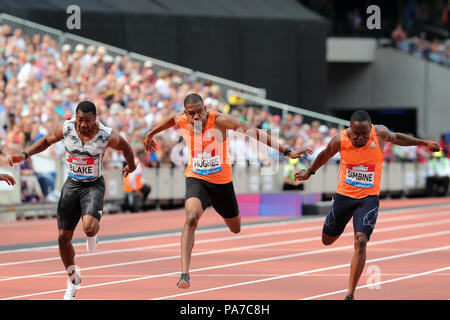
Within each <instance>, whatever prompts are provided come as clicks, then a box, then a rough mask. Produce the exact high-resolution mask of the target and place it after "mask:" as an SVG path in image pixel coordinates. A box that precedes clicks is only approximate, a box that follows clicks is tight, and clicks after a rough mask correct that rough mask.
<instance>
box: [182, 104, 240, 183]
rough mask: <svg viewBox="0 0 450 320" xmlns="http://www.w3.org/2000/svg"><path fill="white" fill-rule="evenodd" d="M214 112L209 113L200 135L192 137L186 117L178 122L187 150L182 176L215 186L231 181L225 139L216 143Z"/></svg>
mask: <svg viewBox="0 0 450 320" xmlns="http://www.w3.org/2000/svg"><path fill="white" fill-rule="evenodd" d="M216 114H217V112H216V111H209V115H208V120H207V122H206V127H205V128H203V132H202V134H201V136H200V135H194V133H192V132H191V131H190V130H189V124H188V121H187V118H186V115H183V116H182V117H181V119H180V121H179V126H180V129H181V134H182V135H183V138H184V141H186V145H187V147H188V150H189V162H188V165H187V166H186V170H185V172H184V175H185V176H186V177H194V178H197V179H202V180H205V181H208V182H211V183H215V184H225V183H229V182H231V181H232V179H233V176H232V171H231V164H230V161H229V159H228V156H227V139H226V137H224V141H223V142H218V141H216V136H215V133H216V132H215V130H214V123H215V119H216Z"/></svg>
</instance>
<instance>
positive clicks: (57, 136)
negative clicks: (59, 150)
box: [8, 127, 63, 166]
mask: <svg viewBox="0 0 450 320" xmlns="http://www.w3.org/2000/svg"><path fill="white" fill-rule="evenodd" d="M62 138H63V129H62V127H58V128H55V129H53V130H52V131H50V132H49V133H48V134H47V135H46V136H44V137H42V138H41V139H39V140H38V141H36V142H35V143H33V144H32V145H31V146H29V147H28V148H27V149H26V150H24V151H25V153H26V154H27V155H28V157H31V156H32V155H35V154H37V153H40V152H42V151H44V150H46V149H47V148H48V147H50V146H51V145H52V144H54V143H56V142H58V141H60V140H62ZM25 153H22V152H21V153H15V154H13V155H11V156H10V157H9V159H8V162H9V165H10V166H12V165H13V164H14V163H19V162H22V161H24V160H26V158H27V156H26V155H25Z"/></svg>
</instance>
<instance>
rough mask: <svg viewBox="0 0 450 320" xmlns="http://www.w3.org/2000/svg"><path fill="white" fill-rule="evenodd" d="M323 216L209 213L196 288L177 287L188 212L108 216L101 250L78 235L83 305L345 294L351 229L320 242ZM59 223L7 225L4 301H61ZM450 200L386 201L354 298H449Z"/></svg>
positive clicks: (194, 267) (200, 240)
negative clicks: (238, 226) (233, 227)
mask: <svg viewBox="0 0 450 320" xmlns="http://www.w3.org/2000/svg"><path fill="white" fill-rule="evenodd" d="M323 221H324V217H323V216H308V217H301V218H290V217H276V218H275V217H273V218H243V219H242V222H243V226H242V230H241V233H240V234H238V235H234V234H232V233H231V232H230V231H229V230H228V229H227V228H226V227H225V225H224V223H223V221H222V219H221V217H220V216H219V215H218V214H217V213H216V212H214V211H213V210H212V209H207V211H205V213H204V215H203V217H202V219H201V220H200V224H199V229H198V230H197V232H196V243H195V246H194V251H193V256H192V261H191V270H190V271H191V288H190V289H188V290H182V289H178V288H177V287H176V282H177V281H178V278H179V275H180V257H179V255H180V234H181V227H182V225H183V224H184V211H183V210H169V211H149V212H144V213H137V214H131V213H124V214H115V215H105V216H104V217H103V218H102V221H101V229H100V232H99V237H100V243H99V246H98V248H97V251H96V252H94V253H87V252H86V247H85V243H84V235H83V232H82V227H81V224H80V223H79V224H78V226H77V230H76V232H75V235H74V243H75V245H74V247H75V251H76V257H75V262H76V264H77V266H79V267H80V268H81V271H80V272H81V276H82V286H81V289H80V290H79V291H78V292H77V299H121V300H123V299H139V300H141V299H157V300H160V299H182V300H196V299H198V300H210V299H214V300H225V299H227V300H228V299H231V300H249V299H251V300H297V299H338V300H341V299H343V297H344V296H345V292H346V288H347V283H348V274H349V269H350V267H349V266H350V261H351V258H352V255H353V226H352V223H351V222H350V223H349V224H348V225H347V228H346V229H345V231H344V234H343V235H342V236H341V238H340V239H338V240H337V241H336V242H335V243H334V244H333V245H332V246H327V247H326V246H324V245H322V243H321V230H322V225H323ZM56 239H57V227H56V220H55V219H40V220H27V221H18V222H1V223H0V299H61V298H62V296H63V294H64V291H65V287H66V279H67V276H66V274H65V271H64V267H63V265H62V262H61V261H60V258H59V254H58V248H57V246H56ZM448 288H450V198H427V199H400V200H382V201H381V206H380V213H379V216H378V221H377V225H376V227H375V231H374V233H373V234H372V237H371V240H370V242H369V245H368V248H367V262H366V266H365V269H364V272H363V275H362V276H361V279H360V282H359V287H358V289H357V291H356V294H355V298H356V299H371V300H375V299H383V300H385V299H388V300H390V299H406V300H408V299H433V300H448V299H450V290H449V289H448Z"/></svg>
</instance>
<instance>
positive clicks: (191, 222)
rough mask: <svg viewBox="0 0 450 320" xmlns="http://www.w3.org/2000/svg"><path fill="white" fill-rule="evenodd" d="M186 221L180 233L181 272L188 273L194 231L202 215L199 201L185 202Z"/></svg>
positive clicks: (196, 199)
mask: <svg viewBox="0 0 450 320" xmlns="http://www.w3.org/2000/svg"><path fill="white" fill-rule="evenodd" d="M185 207H186V220H185V222H184V226H183V231H182V233H181V272H182V273H189V266H190V264H191V255H192V249H193V247H194V242H195V230H196V229H197V226H198V222H199V220H200V218H201V216H202V214H203V207H202V203H201V201H200V199H198V198H194V197H191V198H189V199H187V200H186V204H185Z"/></svg>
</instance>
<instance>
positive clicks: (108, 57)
mask: <svg viewBox="0 0 450 320" xmlns="http://www.w3.org/2000/svg"><path fill="white" fill-rule="evenodd" d="M113 61H114V59H113V57H112V56H110V55H109V54H107V55H106V56H104V57H103V62H104V63H112V62H113Z"/></svg>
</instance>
